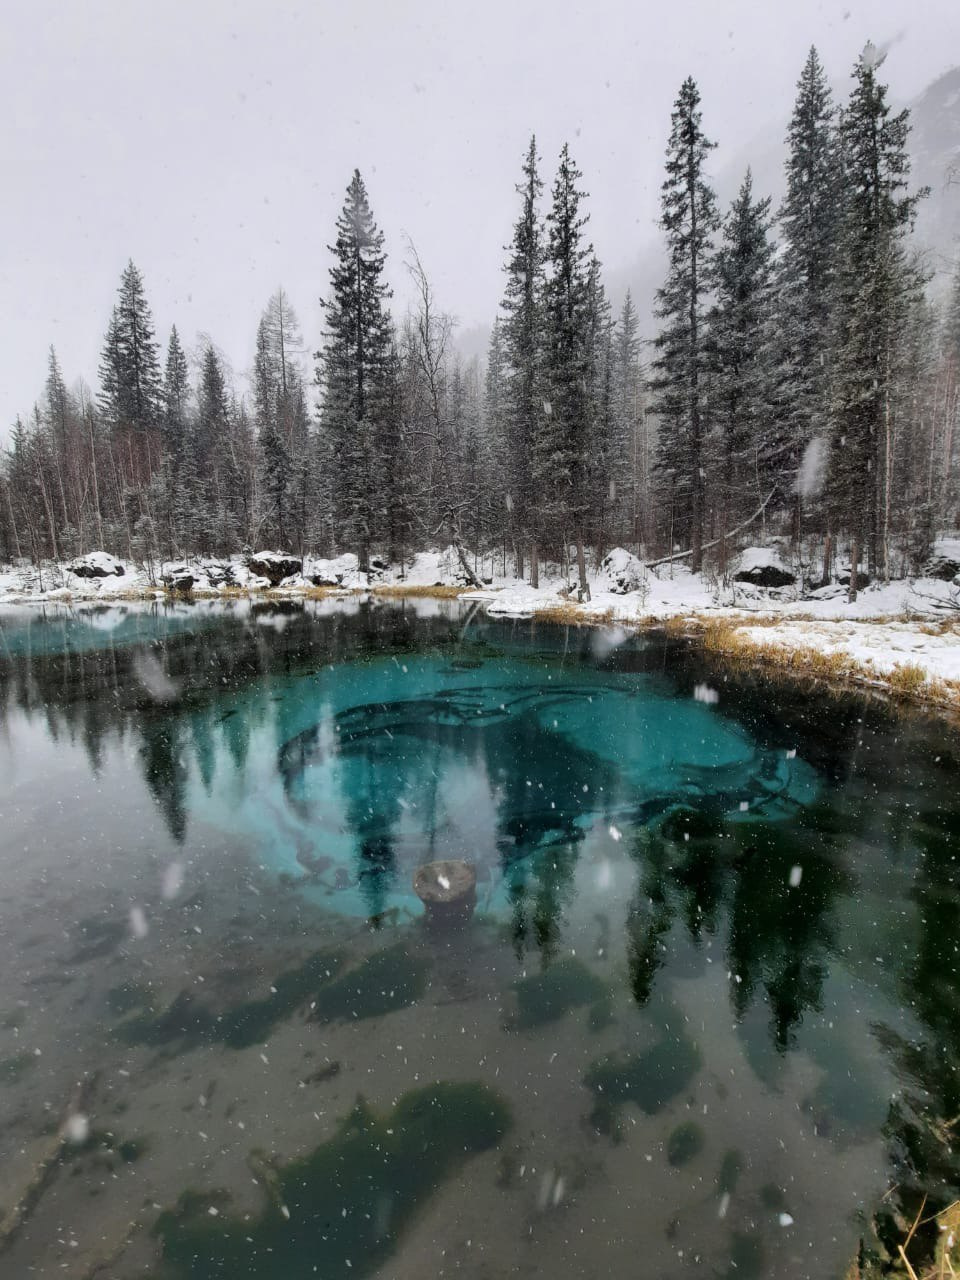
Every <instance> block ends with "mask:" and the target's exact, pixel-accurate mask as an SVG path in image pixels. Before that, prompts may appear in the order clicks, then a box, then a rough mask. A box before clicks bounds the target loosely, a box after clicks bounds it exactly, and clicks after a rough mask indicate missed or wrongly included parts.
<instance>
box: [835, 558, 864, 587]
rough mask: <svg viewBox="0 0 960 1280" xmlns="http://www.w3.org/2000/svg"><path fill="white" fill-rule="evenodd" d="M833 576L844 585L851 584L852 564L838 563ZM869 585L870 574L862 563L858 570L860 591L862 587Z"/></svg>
mask: <svg viewBox="0 0 960 1280" xmlns="http://www.w3.org/2000/svg"><path fill="white" fill-rule="evenodd" d="M833 577H834V581H835V582H839V583H841V584H842V585H843V586H845V587H848V586H849V585H850V566H849V565H848V564H838V565H837V568H836V571H835V572H834V575H833ZM869 585H870V575H869V573H867V571H866V569H865V568H864V567H863V565H861V566H860V568H859V569H858V570H857V590H858V591H859V590H860V589H861V588H862V587H869Z"/></svg>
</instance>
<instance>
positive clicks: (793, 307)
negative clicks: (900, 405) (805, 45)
mask: <svg viewBox="0 0 960 1280" xmlns="http://www.w3.org/2000/svg"><path fill="white" fill-rule="evenodd" d="M834 126H835V119H834V109H833V103H832V100H831V94H830V88H829V86H828V84H827V78H826V75H825V73H824V70H823V67H822V65H821V63H820V58H819V56H818V54H817V51H816V49H814V48H811V50H810V53H809V54H808V56H807V60H806V63H805V64H804V67H803V72H802V74H801V76H800V80H799V81H798V83H797V99H796V103H795V105H794V109H793V115H792V116H791V119H790V127H789V131H788V134H787V143H788V147H789V154H788V157H787V162H786V178H787V194H786V196H785V197H784V200H783V203H782V204H781V206H780V211H779V219H780V227H781V230H782V234H783V251H782V254H781V256H780V261H779V269H778V272H777V283H778V294H779V304H778V327H779V331H780V338H781V352H782V358H783V361H784V365H785V370H784V390H785V402H784V412H783V416H782V421H783V432H782V439H781V440H780V441H779V449H780V457H781V469H782V471H784V472H785V473H787V472H789V471H791V470H792V471H794V472H795V471H796V469H797V466H798V464H799V460H800V458H801V457H802V455H803V451H804V449H805V448H806V446H807V445H808V444H809V442H810V441H811V440H812V439H813V437H814V436H815V435H816V434H818V433H819V432H821V431H822V430H823V424H824V422H825V421H826V417H827V396H828V387H829V360H830V315H831V305H832V295H833V276H834V267H835V259H836V252H837V243H836V242H837V233H838V227H839V216H840V198H841V192H840V167H839V157H838V155H837V145H836V138H835V127H834Z"/></svg>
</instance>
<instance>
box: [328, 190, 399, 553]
mask: <svg viewBox="0 0 960 1280" xmlns="http://www.w3.org/2000/svg"><path fill="white" fill-rule="evenodd" d="M330 250H331V252H332V253H333V254H334V255H335V259H336V260H335V262H334V265H333V266H332V267H331V268H330V285H331V292H330V296H329V297H328V298H326V299H325V300H324V303H323V307H324V315H325V318H326V331H325V336H326V344H325V346H324V348H323V350H322V351H321V352H318V353H317V358H318V360H319V368H318V380H319V381H320V383H321V385H322V388H323V395H322V404H321V419H320V420H321V428H322V431H323V433H324V435H325V437H326V446H327V457H328V458H329V459H330V461H331V464H332V465H333V466H334V467H335V469H336V474H335V475H334V476H333V477H332V487H333V502H334V522H335V528H336V531H337V535H338V537H339V539H341V541H343V542H346V543H347V544H348V545H349V544H353V545H354V546H355V547H356V548H357V554H358V557H359V561H360V566H361V568H362V569H364V570H365V569H366V568H367V566H368V561H369V550H370V544H371V541H372V540H373V539H374V537H375V536H376V535H377V532H378V527H377V525H378V521H377V513H378V510H379V505H380V504H379V502H378V496H377V487H378V483H379V473H378V459H377V456H376V443H377V438H378V434H379V432H380V422H381V419H382V416H383V414H384V410H385V398H386V371H387V363H388V358H389V351H390V336H391V335H390V316H389V313H388V311H387V309H386V305H385V304H386V301H387V299H388V298H389V297H390V290H389V289H388V287H387V284H386V282H385V280H384V278H383V270H384V264H385V262H386V255H385V253H384V251H383V233H382V232H381V231H380V230H379V229H378V228H377V225H376V223H375V221H374V219H373V214H372V213H371V210H370V204H369V201H368V199H367V191H366V187H365V186H364V183H363V179H362V178H361V177H360V172H359V170H355V171H354V174H353V178H352V179H351V182H350V185H349V187H348V188H347V198H346V201H345V203H344V206H343V210H342V212H341V213H340V216H339V217H338V219H337V238H336V242H335V244H333V245H332V246H330Z"/></svg>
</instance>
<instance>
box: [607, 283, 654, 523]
mask: <svg viewBox="0 0 960 1280" xmlns="http://www.w3.org/2000/svg"><path fill="white" fill-rule="evenodd" d="M639 328H640V323H639V320H638V318H637V309H636V307H635V306H634V303H633V298H632V296H631V294H630V290H629V289H628V290H627V293H626V297H625V298H624V300H623V306H622V307H621V309H620V315H619V317H618V319H617V324H616V328H615V330H614V335H613V424H614V426H613V450H612V459H611V475H612V479H613V484H614V490H615V493H614V497H615V504H616V506H615V513H616V516H617V518H618V520H619V525H618V527H619V529H620V533H621V540H622V541H623V542H631V541H633V542H637V543H638V544H639V543H640V542H642V532H641V529H642V520H643V513H642V509H641V508H642V503H643V502H644V501H645V499H646V480H647V462H648V459H647V449H646V440H645V438H644V435H643V428H644V412H643V387H642V377H641V373H640V340H639V337H638V333H639Z"/></svg>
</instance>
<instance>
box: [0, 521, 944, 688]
mask: <svg viewBox="0 0 960 1280" xmlns="http://www.w3.org/2000/svg"><path fill="white" fill-rule="evenodd" d="M936 553H937V556H938V557H939V559H940V562H941V564H942V562H943V561H944V560H946V561H947V563H948V564H949V561H950V559H951V558H954V559H956V560H958V561H960V540H958V539H942V540H941V541H940V542H939V543H938V545H937V548H936ZM288 559H290V558H289V557H283V556H280V555H279V554H277V553H258V554H257V556H255V557H252V558H249V557H248V560H247V561H244V560H241V559H239V558H234V559H231V560H229V561H227V560H213V559H206V560H204V559H197V560H190V561H189V562H178V563H172V562H168V563H164V564H162V565H155V566H151V567H146V566H142V565H135V564H132V563H130V562H125V561H121V560H117V559H115V558H113V557H111V556H108V555H106V554H105V553H103V552H93V553H90V554H89V555H88V556H85V557H82V558H81V559H80V560H79V561H74V562H71V565H45V566H43V569H42V571H38V570H37V569H36V568H35V567H34V566H26V565H20V566H14V567H8V568H0V606H3V605H13V604H18V605H39V604H54V603H59V604H62V605H65V606H69V605H72V604H80V605H82V604H91V603H100V604H111V603H118V602H120V601H123V600H150V599H167V598H169V596H170V594H171V591H172V590H174V591H176V593H177V595H178V597H183V598H189V597H191V596H192V597H193V598H197V599H204V598H211V597H212V598H217V597H224V598H229V597H236V596H238V595H241V596H252V597H258V596H262V595H267V594H269V596H270V597H273V598H283V599H297V598H303V597H308V596H318V595H328V596H338V595H342V596H356V595H358V594H367V593H369V594H372V595H376V594H377V593H379V592H384V593H387V594H391V595H395V594H402V593H404V592H409V593H410V594H416V595H429V594H430V593H431V592H436V593H437V594H438V595H439V594H443V595H451V594H454V593H455V594H457V595H458V596H459V598H460V599H462V600H464V601H468V602H474V603H476V604H478V605H480V606H482V607H483V608H484V609H486V610H487V611H488V612H489V613H490V614H491V615H495V616H497V615H499V616H507V617H532V616H534V615H544V616H546V617H548V618H549V617H553V618H559V619H562V620H564V621H567V622H582V623H584V624H606V625H614V626H621V627H624V628H634V627H639V626H650V625H656V624H658V623H661V624H666V623H670V624H671V625H677V623H680V624H681V625H684V624H689V627H690V628H691V630H695V629H699V630H701V631H704V632H705V633H707V634H708V636H710V637H712V642H713V647H714V648H716V649H717V650H718V651H720V652H731V653H735V654H736V656H737V657H738V658H739V659H741V660H742V659H744V658H746V659H747V660H749V658H750V656H751V655H753V656H755V657H756V659H757V661H758V662H759V661H763V662H767V663H769V662H774V663H777V664H778V665H782V666H785V667H790V668H793V669H795V670H798V671H813V672H814V673H815V674H827V675H829V674H834V675H836V676H838V677H841V678H845V679H855V680H860V681H861V682H865V683H868V684H875V685H877V686H879V687H883V686H888V687H892V688H894V689H897V690H898V691H899V692H901V693H904V692H906V693H909V694H910V695H911V696H913V697H918V698H921V699H924V700H928V701H935V702H939V703H948V704H955V705H960V574H957V575H956V577H955V578H950V577H939V578H937V577H922V578H915V579H902V580H899V581H894V582H890V583H887V584H877V585H869V586H867V587H865V588H863V589H861V590H860V591H859V593H858V595H857V598H856V600H855V601H852V602H851V601H850V600H849V599H848V591H847V588H846V586H844V585H843V584H842V582H840V583H838V582H834V583H832V584H829V585H828V586H826V587H821V588H819V589H817V588H814V589H810V588H807V589H804V588H803V587H802V586H801V584H800V583H798V582H796V581H794V582H791V583H788V584H785V585H782V586H776V587H771V586H764V585H759V584H758V583H757V582H756V581H737V580H735V579H736V574H734V573H728V575H727V577H726V579H725V580H720V579H718V578H717V577H714V576H708V575H700V574H693V573H691V572H690V570H689V569H688V568H686V567H685V566H684V565H683V564H682V563H674V564H671V565H663V566H661V567H660V568H659V569H657V570H650V569H646V568H645V567H644V566H643V565H642V564H641V563H640V562H639V561H638V560H636V558H635V557H633V556H631V555H630V554H629V553H628V552H625V551H623V550H622V549H615V550H614V551H613V552H611V553H610V554H609V555H608V556H607V557H606V558H605V559H604V561H603V562H602V563H601V566H600V567H599V568H598V569H596V570H594V572H592V573H591V574H590V575H589V582H590V597H591V598H590V600H589V601H584V602H578V600H577V592H576V589H575V586H574V584H573V583H572V582H571V581H570V580H569V579H564V578H562V577H560V576H559V574H558V573H557V572H556V570H554V571H553V572H552V573H551V572H550V570H549V568H545V569H544V570H542V571H541V578H540V586H539V587H538V588H533V587H531V586H530V584H529V583H528V582H523V581H518V580H517V579H516V578H512V577H509V576H508V577H504V576H503V574H502V571H499V570H501V564H500V562H499V561H493V562H491V560H490V559H487V560H486V562H482V561H478V563H477V567H476V572H477V574H478V576H479V577H480V578H481V579H482V581H483V583H484V585H483V587H482V589H477V588H475V587H472V586H469V585H468V584H466V582H465V580H464V575H463V571H462V569H461V567H460V565H459V563H458V562H457V559H456V556H455V555H454V554H453V553H452V551H446V552H422V553H419V554H418V555H416V556H415V557H413V559H412V561H409V562H408V563H407V564H405V566H404V567H403V570H402V572H401V569H400V568H399V567H398V566H388V565H385V564H382V563H380V562H377V561H374V562H373V563H372V566H371V571H370V572H369V573H362V572H361V571H360V570H359V568H358V565H357V559H356V557H355V556H353V555H349V554H347V555H343V556H340V557H338V558H336V559H334V560H320V559H311V558H307V559H306V560H304V561H303V562H299V561H297V562H296V564H297V565H299V570H298V571H297V572H294V573H291V574H288V575H287V576H282V577H280V576H278V575H280V574H281V573H282V571H283V569H284V568H286V567H288V566H287V564H286V560H288ZM778 566H779V567H780V568H783V566H782V564H781V563H780V562H779V561H778V559H777V555H776V552H775V551H774V552H771V551H770V550H769V549H767V548H748V549H747V550H746V551H745V552H743V553H742V554H741V556H740V558H739V560H738V562H737V567H738V568H739V569H740V570H741V573H742V574H749V575H751V576H752V577H753V578H754V579H756V578H763V577H764V576H765V575H766V576H767V578H768V579H769V578H770V577H773V578H776V576H777V572H778ZM258 568H259V569H260V570H261V572H259V573H258V572H256V569H258ZM771 570H772V572H771ZM268 573H269V575H270V576H267V574H268ZM783 576H789V575H787V574H784V575H783ZM0 623H2V612H0Z"/></svg>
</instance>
